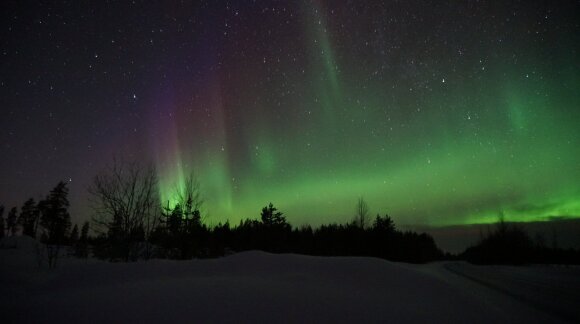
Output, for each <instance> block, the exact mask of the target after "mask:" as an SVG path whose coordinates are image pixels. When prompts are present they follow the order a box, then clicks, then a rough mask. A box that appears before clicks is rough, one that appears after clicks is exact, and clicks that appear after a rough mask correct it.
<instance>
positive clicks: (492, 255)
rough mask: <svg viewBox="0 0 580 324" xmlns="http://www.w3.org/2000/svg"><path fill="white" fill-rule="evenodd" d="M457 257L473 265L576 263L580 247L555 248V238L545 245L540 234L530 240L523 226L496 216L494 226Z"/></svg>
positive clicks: (579, 259) (579, 262) (578, 261)
mask: <svg viewBox="0 0 580 324" xmlns="http://www.w3.org/2000/svg"><path fill="white" fill-rule="evenodd" d="M459 258H460V259H464V260H467V261H469V262H471V263H474V264H512V265H522V264H531V263H535V264H580V250H576V249H562V248H559V247H558V246H557V243H556V240H554V242H553V244H552V246H548V245H547V244H546V241H545V238H544V237H543V236H541V235H538V236H537V237H536V239H532V238H531V237H530V235H529V234H528V233H527V232H526V231H525V230H524V229H523V228H521V227H520V226H518V225H516V224H508V223H506V222H505V221H504V218H503V215H500V218H499V220H498V222H497V223H496V226H495V228H494V229H493V230H492V231H489V232H488V233H487V234H486V235H485V236H483V235H482V237H481V239H480V241H479V242H478V243H477V244H476V245H474V246H472V247H469V248H467V249H466V250H465V251H464V252H463V253H461V254H460V255H459Z"/></svg>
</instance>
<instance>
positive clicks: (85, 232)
mask: <svg viewBox="0 0 580 324" xmlns="http://www.w3.org/2000/svg"><path fill="white" fill-rule="evenodd" d="M88 248H89V222H85V223H84V224H83V227H82V228H81V236H80V238H79V240H78V242H77V244H76V245H75V256H77V257H79V258H86V257H87V256H88V253H89V251H88Z"/></svg>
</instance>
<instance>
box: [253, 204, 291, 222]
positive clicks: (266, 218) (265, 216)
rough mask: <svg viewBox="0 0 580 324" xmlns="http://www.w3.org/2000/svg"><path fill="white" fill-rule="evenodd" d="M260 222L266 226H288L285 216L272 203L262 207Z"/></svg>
mask: <svg viewBox="0 0 580 324" xmlns="http://www.w3.org/2000/svg"><path fill="white" fill-rule="evenodd" d="M260 215H261V216H262V224H264V225H265V226H266V227H288V226H289V225H288V223H286V217H284V216H283V214H282V213H281V212H279V211H278V209H277V208H276V207H274V205H273V204H272V203H270V204H269V205H268V206H266V207H264V208H262V213H261V214H260Z"/></svg>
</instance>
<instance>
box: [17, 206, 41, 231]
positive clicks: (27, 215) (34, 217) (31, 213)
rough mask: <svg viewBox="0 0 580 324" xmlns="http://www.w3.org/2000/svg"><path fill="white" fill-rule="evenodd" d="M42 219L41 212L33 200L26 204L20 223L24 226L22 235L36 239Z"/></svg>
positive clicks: (19, 219) (21, 212) (23, 207)
mask: <svg viewBox="0 0 580 324" xmlns="http://www.w3.org/2000/svg"><path fill="white" fill-rule="evenodd" d="M39 219H40V211H39V209H38V207H37V206H36V203H35V202H34V199H33V198H30V199H28V200H27V201H26V202H24V205H23V206H22V210H21V211H20V216H19V218H18V222H19V223H20V225H22V234H24V235H28V236H30V237H33V238H36V229H37V226H38V221H39Z"/></svg>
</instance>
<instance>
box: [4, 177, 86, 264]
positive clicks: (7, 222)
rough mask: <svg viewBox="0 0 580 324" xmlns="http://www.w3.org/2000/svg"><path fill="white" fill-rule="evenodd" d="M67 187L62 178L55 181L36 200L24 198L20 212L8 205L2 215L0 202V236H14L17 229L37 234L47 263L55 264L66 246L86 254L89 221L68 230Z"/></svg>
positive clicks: (78, 252)
mask: <svg viewBox="0 0 580 324" xmlns="http://www.w3.org/2000/svg"><path fill="white" fill-rule="evenodd" d="M68 207H69V201H68V188H67V185H66V183H65V182H62V181H61V182H59V183H58V184H57V185H56V186H55V187H54V188H53V189H52V190H51V191H50V193H49V194H48V195H47V196H46V198H45V199H42V200H40V201H39V202H36V201H35V200H34V199H33V198H30V199H28V200H26V202H24V204H23V205H22V207H21V209H20V212H18V208H17V207H12V209H10V212H8V215H7V217H6V219H4V206H3V205H0V239H2V238H3V237H4V236H7V235H8V236H14V235H16V234H17V232H21V234H23V235H27V236H30V237H33V238H35V239H36V238H39V239H40V242H41V243H42V244H43V249H41V250H39V251H37V252H38V253H39V254H42V255H43V256H44V257H45V259H46V262H47V264H48V266H49V267H51V268H52V267H55V266H56V262H57V260H58V257H59V256H60V255H61V254H62V253H63V247H70V248H72V249H73V250H72V251H73V252H72V253H73V254H74V255H76V256H80V257H86V256H88V250H89V246H88V244H89V223H88V222H86V223H85V224H84V225H83V227H82V229H81V231H80V232H79V229H78V226H77V225H75V226H74V227H73V228H72V230H71V225H72V224H71V218H70V214H69V212H68Z"/></svg>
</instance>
